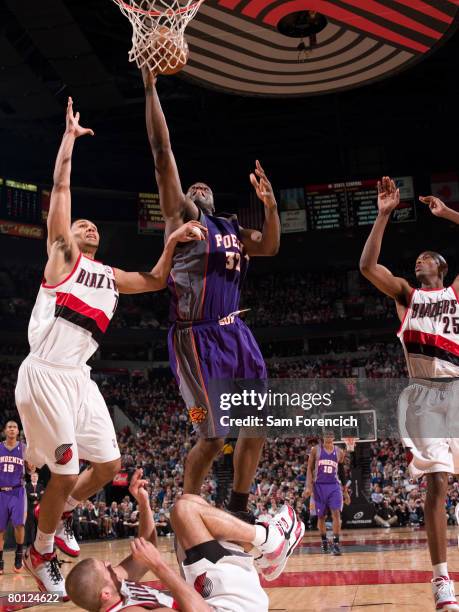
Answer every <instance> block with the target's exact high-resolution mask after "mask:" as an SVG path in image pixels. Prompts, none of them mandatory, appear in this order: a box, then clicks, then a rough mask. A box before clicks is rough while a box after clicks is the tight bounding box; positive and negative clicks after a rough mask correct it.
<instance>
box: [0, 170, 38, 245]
mask: <svg viewBox="0 0 459 612" xmlns="http://www.w3.org/2000/svg"><path fill="white" fill-rule="evenodd" d="M0 233H2V234H10V235H12V236H24V237H27V238H43V236H44V230H43V226H42V206H41V199H40V197H39V190H38V185H34V184H32V183H22V182H19V181H14V180H11V179H0Z"/></svg>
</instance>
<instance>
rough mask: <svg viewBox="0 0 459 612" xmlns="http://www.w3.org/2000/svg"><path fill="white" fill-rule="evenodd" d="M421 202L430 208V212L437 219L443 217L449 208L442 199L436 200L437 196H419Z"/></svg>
mask: <svg viewBox="0 0 459 612" xmlns="http://www.w3.org/2000/svg"><path fill="white" fill-rule="evenodd" d="M419 200H420V202H422V203H423V204H427V206H428V207H429V208H430V212H431V213H432V214H433V215H435V216H436V217H443V215H444V214H445V212H446V210H447V209H448V207H447V206H446V204H445V203H444V202H442V201H441V200H440V198H436V197H435V196H419Z"/></svg>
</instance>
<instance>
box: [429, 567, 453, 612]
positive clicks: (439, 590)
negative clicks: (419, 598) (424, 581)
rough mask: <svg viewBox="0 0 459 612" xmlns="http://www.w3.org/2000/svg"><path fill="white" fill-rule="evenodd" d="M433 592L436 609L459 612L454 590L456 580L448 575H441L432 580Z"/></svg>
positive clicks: (445, 611)
mask: <svg viewBox="0 0 459 612" xmlns="http://www.w3.org/2000/svg"><path fill="white" fill-rule="evenodd" d="M432 593H433V596H434V601H435V610H442V611H443V612H459V604H458V603H457V599H456V595H455V592H454V581H453V580H450V579H449V578H447V577H446V576H439V577H438V578H433V580H432Z"/></svg>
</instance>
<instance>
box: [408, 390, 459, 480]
mask: <svg viewBox="0 0 459 612" xmlns="http://www.w3.org/2000/svg"><path fill="white" fill-rule="evenodd" d="M458 417H459V380H457V379H445V382H443V381H433V380H432V381H429V380H423V379H412V380H411V384H410V385H408V387H406V389H404V390H403V391H402V393H401V394H400V397H399V401H398V422H399V431H400V436H401V438H402V441H403V444H404V446H405V448H406V449H407V451H409V453H411V455H410V459H411V460H410V462H409V470H410V474H411V475H412V476H413V478H419V477H420V476H422V475H423V474H433V473H436V472H447V473H450V474H457V473H459V418H458Z"/></svg>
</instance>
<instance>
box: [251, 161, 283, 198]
mask: <svg viewBox="0 0 459 612" xmlns="http://www.w3.org/2000/svg"><path fill="white" fill-rule="evenodd" d="M250 182H251V183H252V185H253V188H254V189H255V193H256V194H257V196H258V198H259V199H260V200H261V201H262V202H263V204H264V205H265V206H266V208H276V206H277V203H276V198H275V197H274V191H273V188H272V185H271V183H270V182H269V180H268V178H267V176H266V174H265V171H264V170H263V168H262V167H261V164H260V162H259V161H258V159H257V160H256V162H255V173H253V172H252V173H251V174H250Z"/></svg>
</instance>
